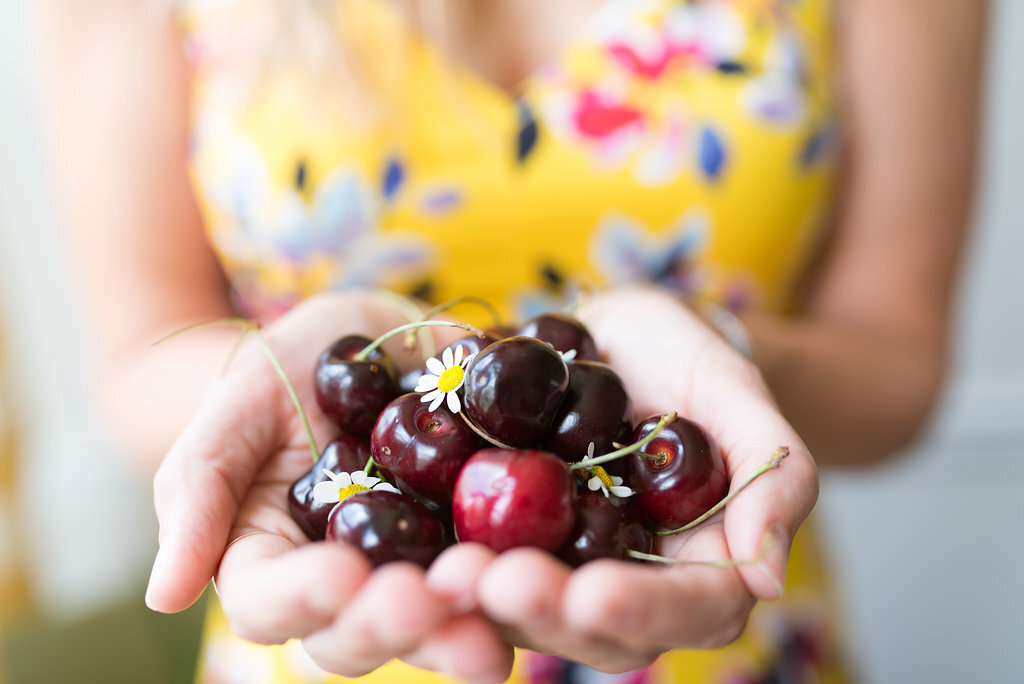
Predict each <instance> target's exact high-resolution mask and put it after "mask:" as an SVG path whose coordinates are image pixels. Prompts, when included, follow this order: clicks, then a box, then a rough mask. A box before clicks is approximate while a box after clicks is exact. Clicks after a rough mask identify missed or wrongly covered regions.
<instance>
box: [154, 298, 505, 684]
mask: <svg viewBox="0 0 1024 684" xmlns="http://www.w3.org/2000/svg"><path fill="white" fill-rule="evenodd" d="M404 322H407V318H404V317H403V316H402V315H401V314H400V313H399V312H398V310H397V309H396V308H395V306H394V303H393V302H390V301H388V300H386V299H381V298H380V297H378V296H376V295H374V294H373V293H365V292H350V293H341V294H328V295H321V296H318V297H314V298H311V299H309V300H307V301H305V302H303V303H302V304H299V305H297V306H296V307H295V308H294V309H292V310H291V311H290V312H289V313H287V314H285V315H284V316H282V317H281V318H280V319H279V320H277V321H276V322H274V323H273V324H272V325H270V326H268V327H267V328H266V330H265V331H264V333H263V334H264V336H265V339H266V341H267V343H268V345H269V346H270V347H271V348H272V349H273V351H274V353H275V355H276V356H277V357H278V359H279V360H280V362H281V365H282V366H283V368H284V370H285V372H286V374H287V375H288V377H289V378H290V379H291V381H292V383H293V385H294V387H295V390H296V392H297V394H298V396H299V399H300V401H301V403H302V404H303V406H305V407H307V410H308V413H309V420H310V423H311V425H312V429H313V432H314V434H315V436H316V439H317V441H318V442H319V443H320V444H326V443H327V441H328V440H329V439H330V438H332V437H333V436H335V433H336V432H337V430H336V429H335V428H332V426H331V425H330V424H329V423H328V421H327V419H326V418H325V417H324V416H323V415H322V414H321V412H320V411H318V410H316V408H315V406H316V404H315V397H314V392H313V365H314V363H315V361H316V359H317V357H318V356H319V354H320V352H321V351H322V350H323V349H325V348H326V347H327V346H328V345H329V344H330V343H331V342H333V341H334V340H335V339H336V338H338V337H340V336H341V335H343V334H347V333H358V334H363V335H367V336H370V337H373V336H375V335H378V334H380V333H382V332H384V331H386V330H388V329H390V328H393V327H395V326H397V325H400V324H402V323H404ZM169 344H173V341H172V342H169ZM309 467H310V451H309V445H308V442H307V439H306V433H305V430H304V428H303V426H302V422H301V420H300V418H299V416H298V415H297V412H296V410H295V408H294V406H293V405H292V403H291V400H290V398H289V396H288V393H287V391H286V389H285V387H284V385H283V383H282V382H281V380H280V378H279V377H278V376H277V375H276V374H275V372H274V370H273V368H272V366H271V364H270V363H269V361H268V359H267V358H265V357H264V355H263V352H262V350H261V349H259V348H258V345H255V344H249V345H247V346H246V347H245V348H243V350H242V351H241V352H240V353H239V355H238V358H237V359H236V360H235V361H234V362H233V363H232V364H231V367H230V369H229V370H228V371H227V372H226V373H225V375H224V376H223V377H222V378H221V379H220V380H219V381H218V382H217V383H216V384H215V386H214V387H213V388H212V389H211V391H210V393H209V394H208V395H207V397H206V398H205V400H204V402H203V404H202V405H201V407H200V409H199V410H198V411H197V413H196V415H195V416H194V417H193V419H192V420H191V421H190V423H189V424H188V426H187V428H186V429H185V431H184V432H183V433H182V435H181V437H180V438H179V439H178V440H177V442H176V443H175V445H174V446H173V448H172V449H171V451H170V452H169V453H168V454H167V457H166V458H165V459H164V461H163V463H162V465H161V466H160V469H159V471H158V472H157V476H156V479H155V482H154V490H155V503H156V511H157V517H158V519H159V523H160V550H159V552H158V554H157V557H156V560H155V562H154V565H153V571H152V576H151V578H150V584H149V588H148V590H147V594H146V601H147V604H148V605H149V606H150V607H151V608H153V609H154V610H158V611H162V612H175V611H179V610H183V609H184V608H186V607H188V606H189V605H191V604H192V603H193V602H194V601H195V599H196V598H197V597H198V596H199V595H200V594H201V593H202V591H203V589H204V588H205V587H206V585H207V583H208V582H209V581H210V579H211V578H214V579H215V586H216V589H217V593H218V595H219V597H220V602H221V605H222V607H223V610H224V613H225V615H226V616H227V618H228V621H229V622H230V624H231V627H232V629H233V630H234V631H235V632H236V633H237V634H238V635H240V636H242V637H243V638H246V639H248V640H250V641H254V642H257V643H263V644H274V643H282V642H284V641H286V640H288V639H291V638H301V639H302V640H303V643H304V645H305V647H306V649H307V651H308V652H309V653H310V655H311V656H312V657H313V659H314V660H315V661H316V662H317V664H318V665H320V666H321V667H322V668H324V669H325V670H328V671H331V672H335V673H338V674H342V675H346V676H358V675H362V674H365V673H367V672H370V671H372V670H373V669H375V668H377V667H379V666H380V665H382V664H384V663H385V662H387V661H388V660H390V659H392V658H395V657H401V658H403V659H405V660H408V661H409V662H411V663H413V664H414V665H417V666H419V667H424V668H427V669H432V670H438V671H442V672H446V673H448V674H451V675H454V676H456V677H458V678H460V679H464V680H470V681H502V680H504V679H505V678H506V677H507V676H508V673H509V671H510V669H511V665H512V650H511V648H510V647H509V646H507V645H506V644H505V643H504V642H502V640H501V639H500V637H499V636H498V634H497V632H496V630H495V628H494V627H493V626H492V625H491V623H490V622H488V621H487V620H485V619H484V618H483V617H481V616H480V615H479V613H476V612H474V610H473V608H474V606H473V605H472V603H471V602H470V603H467V602H466V601H465V600H458V599H456V598H455V597H452V596H446V595H444V591H443V589H440V590H439V589H434V588H432V587H431V586H429V585H428V582H427V576H426V573H425V571H424V570H423V569H422V568H419V567H417V566H414V565H412V564H405V563H394V564H389V565H388V566H387V567H384V568H381V569H379V570H376V571H373V570H372V568H371V567H370V566H369V564H368V563H367V561H366V560H365V558H364V557H363V556H362V555H361V554H360V553H359V552H357V551H354V550H352V549H349V548H346V547H343V546H341V545H338V544H329V543H324V542H320V543H309V541H308V540H307V539H306V537H305V535H304V534H303V533H302V531H301V530H300V529H299V527H298V526H297V524H296V523H295V522H294V521H293V520H292V519H291V517H290V515H289V513H288V507H287V493H288V488H289V487H290V485H291V483H292V482H293V481H295V480H296V479H297V478H298V477H300V476H301V475H302V474H303V473H304V472H306V471H307V470H308V469H309ZM461 571H463V570H460V572H461ZM464 571H465V572H466V573H467V576H472V574H473V572H474V571H473V569H472V568H465V569H464Z"/></svg>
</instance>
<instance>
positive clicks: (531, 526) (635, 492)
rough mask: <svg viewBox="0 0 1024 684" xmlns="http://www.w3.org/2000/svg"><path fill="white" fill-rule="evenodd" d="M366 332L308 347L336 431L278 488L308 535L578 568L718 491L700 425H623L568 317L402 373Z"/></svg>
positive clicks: (722, 478) (688, 517)
mask: <svg viewBox="0 0 1024 684" xmlns="http://www.w3.org/2000/svg"><path fill="white" fill-rule="evenodd" d="M370 345H371V340H369V339H367V338H365V337H361V336H347V337H343V338H341V339H339V340H338V341H337V342H335V343H334V344H333V345H331V346H330V347H329V348H328V349H327V350H325V351H324V353H323V354H322V355H321V356H320V358H319V360H318V361H317V365H316V370H315V387H316V395H317V402H318V404H319V406H320V409H321V410H322V411H323V412H324V413H325V414H326V415H327V416H328V417H329V418H330V419H331V420H333V421H334V422H335V423H336V424H337V426H338V428H339V429H340V431H341V432H342V434H343V435H344V436H342V437H339V438H337V439H335V440H334V441H333V442H331V443H330V444H329V445H328V446H327V447H326V449H324V451H323V453H322V454H321V455H320V459H319V461H318V462H317V463H316V464H314V465H313V467H312V468H311V470H310V471H309V472H308V473H306V474H305V475H304V476H303V477H301V478H299V479H298V480H297V481H296V482H295V483H294V484H293V485H292V487H291V490H290V492H289V507H290V511H291V514H292V517H293V518H294V519H295V520H296V522H297V523H298V524H299V525H300V527H301V528H302V529H303V531H304V532H305V533H306V534H307V535H308V536H309V538H310V539H313V540H318V539H324V538H326V539H329V540H336V541H338V542H342V543H345V544H349V545H352V546H354V547H356V548H359V549H361V550H362V552H363V553H364V554H365V555H366V556H367V558H368V559H369V560H370V562H371V563H373V564H374V565H380V564H382V563H386V562H389V561H393V560H407V561H412V562H415V563H418V564H420V565H423V566H427V565H429V564H430V562H431V561H432V560H433V559H434V558H435V557H436V556H437V555H438V554H439V553H440V552H441V551H442V550H443V549H444V548H445V547H446V546H447V545H449V544H452V543H454V542H456V541H463V542H467V541H474V542H479V543H482V544H485V545H486V546H488V547H490V548H492V549H494V550H495V551H497V552H501V551H504V550H506V549H510V548H513V547H517V546H534V547H538V548H542V549H545V550H547V551H549V552H551V553H553V554H555V555H556V556H558V557H559V558H561V559H562V560H564V561H565V562H566V563H568V564H569V565H572V566H579V565H581V564H583V563H585V562H587V561H590V560H593V559H597V558H607V557H611V558H631V557H640V556H639V554H645V553H649V552H650V551H651V549H652V545H653V538H654V535H655V530H657V529H659V528H678V527H680V526H684V525H686V524H687V523H690V522H691V521H693V520H695V519H697V518H698V517H700V516H701V515H703V514H705V513H706V512H707V511H708V510H709V509H711V508H712V507H713V506H715V505H716V504H718V503H719V502H720V501H721V500H722V499H723V497H724V496H725V494H726V491H727V489H728V478H727V477H726V472H725V465H724V463H723V461H722V457H721V454H720V452H719V449H718V447H717V446H716V444H715V442H714V440H713V439H712V438H711V436H710V435H709V434H708V433H707V432H706V431H705V430H704V429H703V428H701V426H699V425H697V424H696V423H694V422H692V421H690V420H687V419H685V418H682V417H677V416H675V415H674V414H669V415H667V416H652V417H650V418H648V419H645V420H642V421H640V422H639V423H638V424H636V425H634V424H633V422H632V405H631V401H630V398H629V396H628V395H627V393H626V390H625V387H624V386H623V383H622V380H621V379H620V378H619V376H618V375H617V374H616V373H615V371H614V370H613V369H612V368H611V367H610V366H608V365H606V364H604V363H602V362H601V361H600V359H599V357H598V353H597V348H596V345H595V344H594V340H593V338H592V337H591V335H590V334H589V332H588V331H587V330H586V328H585V327H584V326H583V324H582V323H580V322H579V321H577V320H575V319H573V318H571V317H569V316H565V315H561V314H549V315H544V316H540V317H537V318H535V319H533V320H531V321H529V322H528V323H527V324H526V325H525V326H523V327H522V328H521V329H520V330H518V331H517V332H516V334H514V335H512V336H508V337H502V338H498V337H496V336H494V335H492V334H488V335H487V336H485V337H483V338H481V337H479V336H477V335H472V334H471V335H468V336H467V337H465V338H463V339H462V340H460V341H458V342H456V343H454V344H453V345H451V346H450V347H448V348H446V349H445V350H444V352H443V354H442V355H441V356H440V357H435V358H433V359H431V360H429V361H428V362H427V371H426V372H425V373H423V372H421V373H417V374H416V375H415V376H414V377H412V378H409V377H406V378H400V377H399V376H398V375H397V373H396V370H395V364H394V362H393V361H392V360H391V359H390V358H389V357H388V356H387V355H386V354H385V353H384V352H383V350H381V349H379V348H376V347H374V348H370ZM368 349H369V351H367V350H368ZM609 454H611V455H612V456H611V457H610V460H602V459H600V458H599V457H600V456H602V455H606V456H607V455H609ZM631 554H636V555H631Z"/></svg>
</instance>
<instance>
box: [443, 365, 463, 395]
mask: <svg viewBox="0 0 1024 684" xmlns="http://www.w3.org/2000/svg"><path fill="white" fill-rule="evenodd" d="M464 374H465V371H464V370H462V366H452V367H451V368H445V369H444V373H441V377H439V378H438V379H437V389H439V390H441V391H442V392H444V393H445V394H447V393H448V392H451V391H452V390H454V389H456V388H457V387H458V386H459V385H460V384H462V376H463V375H464Z"/></svg>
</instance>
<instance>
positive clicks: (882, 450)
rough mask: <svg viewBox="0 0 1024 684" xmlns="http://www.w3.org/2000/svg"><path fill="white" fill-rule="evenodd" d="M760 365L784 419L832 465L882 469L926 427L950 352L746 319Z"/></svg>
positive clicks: (840, 330)
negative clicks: (881, 465)
mask: <svg viewBox="0 0 1024 684" xmlns="http://www.w3.org/2000/svg"><path fill="white" fill-rule="evenodd" d="M744 323H745V324H746V326H747V328H748V330H749V332H750V336H751V338H752V342H753V347H754V354H755V362H756V363H757V365H758V366H759V368H760V369H761V372H762V374H763V375H764V377H765V380H766V382H767V383H768V385H769V387H770V388H771V389H772V392H773V393H774V395H775V397H776V400H777V401H778V403H779V406H780V408H781V410H782V413H783V415H785V416H786V418H787V419H788V420H789V421H790V422H791V423H792V424H793V426H794V427H795V428H796V430H797V432H798V433H799V434H800V435H801V437H802V438H803V439H804V441H805V442H806V443H807V445H808V446H809V447H810V449H811V453H812V454H814V456H815V459H816V460H817V461H818V462H819V463H821V464H825V465H842V466H854V465H865V464H871V463H875V462H878V461H881V460H883V459H885V458H887V457H889V456H891V455H892V454H893V453H894V452H896V451H898V450H899V449H900V448H902V447H905V446H906V445H907V444H908V443H910V442H911V441H912V440H913V439H914V438H915V436H916V435H917V434H918V432H919V430H920V429H921V427H922V426H923V425H924V424H925V422H926V420H927V418H928V416H929V414H930V412H931V409H932V408H933V406H934V404H935V401H936V399H937V398H938V394H939V390H940V387H941V383H942V378H943V375H944V366H945V350H944V348H943V345H942V344H940V343H936V342H932V343H923V342H922V341H920V340H916V339H907V338H906V337H902V336H898V335H885V334H878V333H874V332H871V331H868V330H865V329H861V328H856V327H842V326H839V325H838V324H834V323H827V322H819V321H815V320H813V319H800V318H797V319H784V318H779V317H773V316H768V315H753V314H752V315H747V316H744Z"/></svg>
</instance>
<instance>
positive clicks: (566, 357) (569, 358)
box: [541, 340, 576, 363]
mask: <svg viewBox="0 0 1024 684" xmlns="http://www.w3.org/2000/svg"><path fill="white" fill-rule="evenodd" d="M541 341H542V342H543V343H544V344H546V345H548V346H549V347H551V348H552V349H555V345H553V344H551V343H550V342H548V341H547V340H541ZM555 351H556V352H558V355H559V356H561V357H562V360H563V361H565V362H566V363H572V362H573V361H575V360H576V350H575V349H570V350H569V351H566V352H564V351H559V350H558V349H555Z"/></svg>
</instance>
